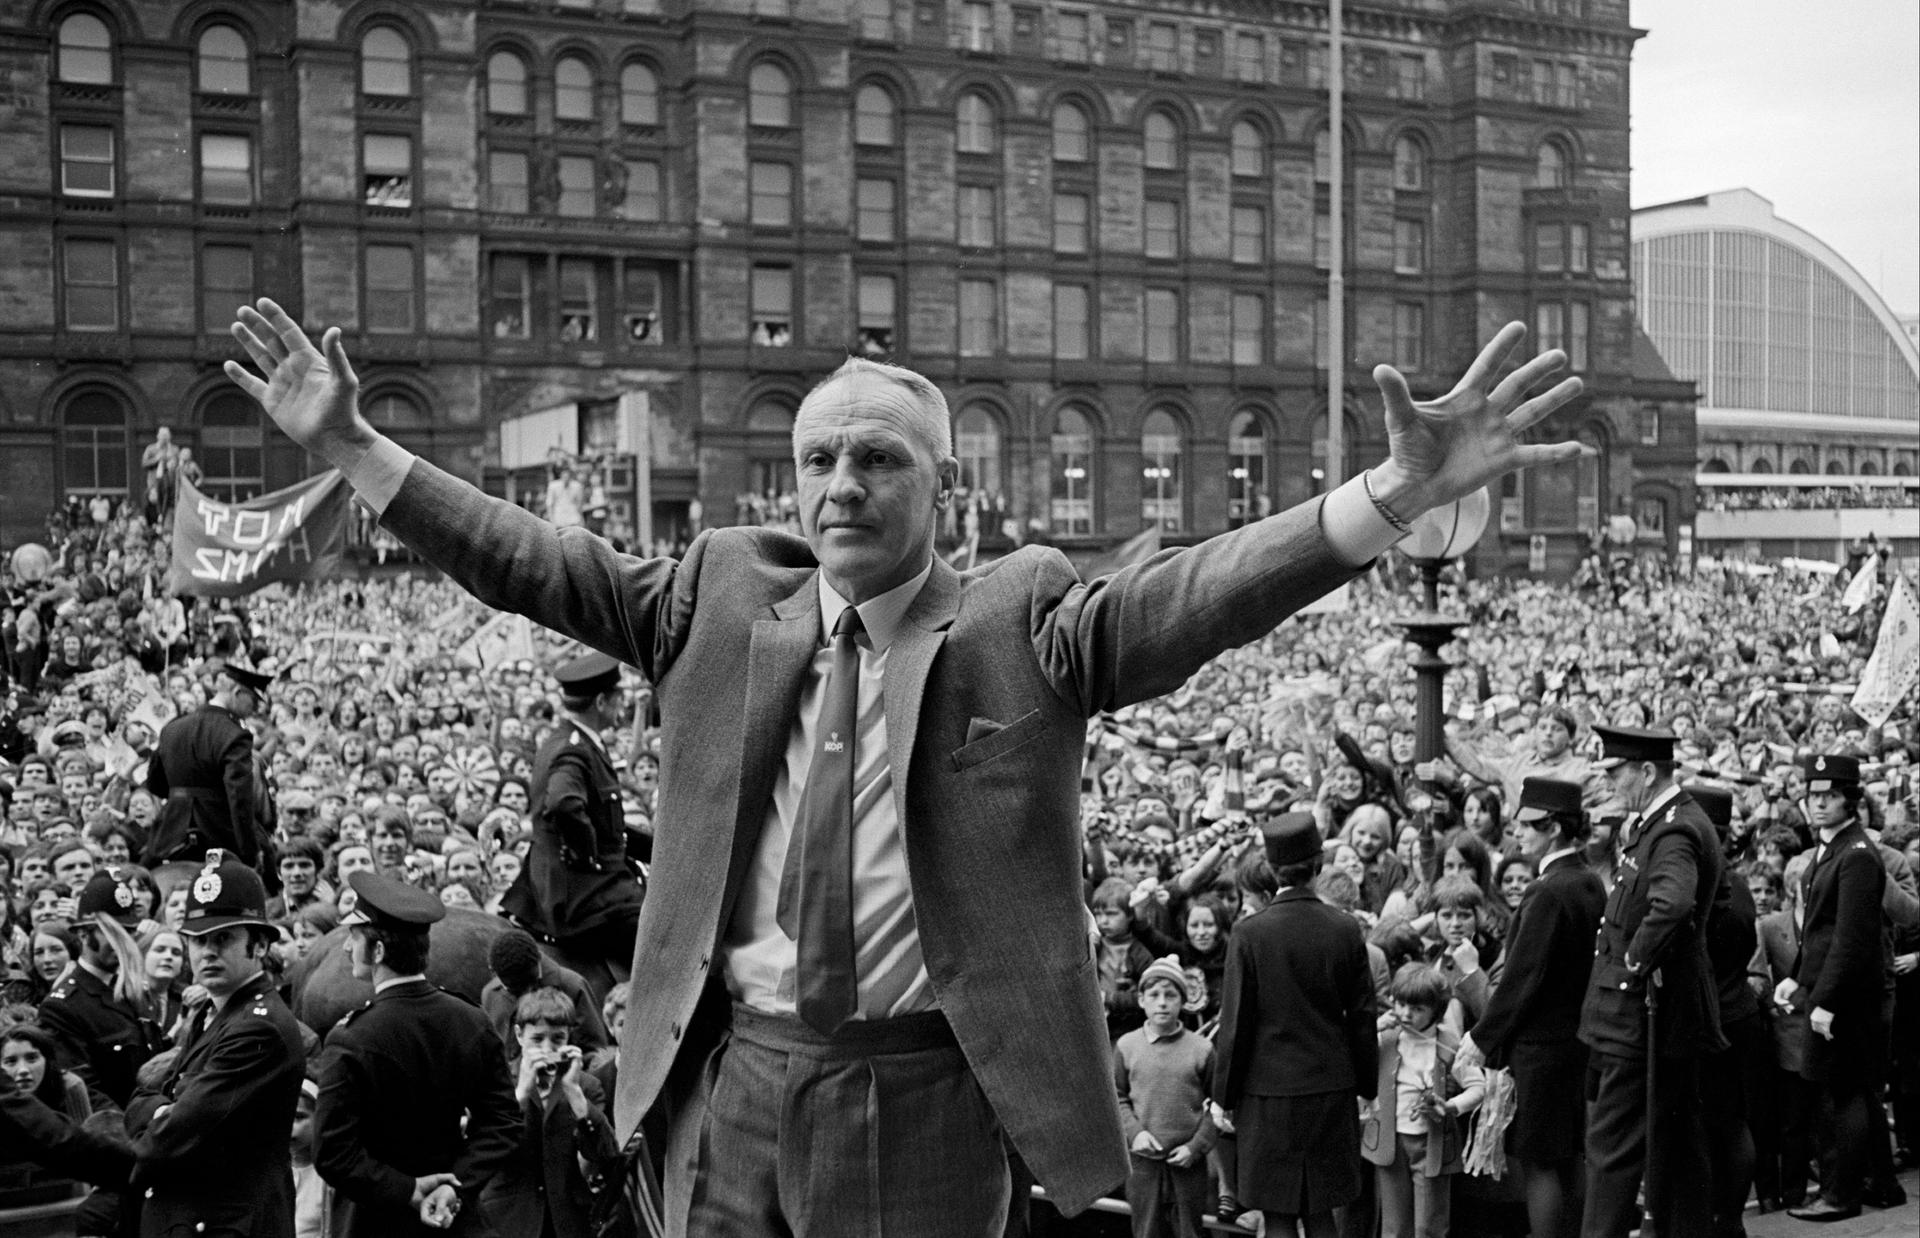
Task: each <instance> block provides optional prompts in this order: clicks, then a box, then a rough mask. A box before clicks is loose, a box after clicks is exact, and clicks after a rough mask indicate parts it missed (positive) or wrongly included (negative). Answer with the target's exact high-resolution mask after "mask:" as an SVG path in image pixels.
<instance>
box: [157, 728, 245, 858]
mask: <svg viewBox="0 0 1920 1238" xmlns="http://www.w3.org/2000/svg"><path fill="white" fill-rule="evenodd" d="M147 789H148V790H149V791H151V792H153V793H154V794H155V795H157V796H159V797H160V799H161V801H162V802H161V805H160V816H159V818H158V819H157V820H156V821H155V822H154V823H153V836H152V838H150V839H149V840H148V842H147V847H146V850H145V851H144V852H142V853H141V857H140V862H141V863H142V864H145V865H146V866H147V867H149V868H151V867H153V866H154V865H156V864H162V863H165V862H166V861H168V860H201V859H204V858H205V857H206V854H207V848H209V847H224V848H226V849H227V850H229V851H231V852H233V854H235V855H237V856H239V857H240V859H241V860H242V861H243V862H244V863H246V864H248V865H250V866H252V867H254V868H259V867H260V831H259V826H258V821H257V816H258V811H257V795H256V787H255V782H254V770H253V735H252V733H251V732H249V731H248V730H247V728H246V727H245V726H244V725H242V724H241V722H240V719H238V718H236V717H235V716H234V715H233V714H232V713H230V712H228V711H227V710H224V709H222V708H220V707H219V706H218V705H203V706H201V707H200V708H199V709H196V710H194V711H193V712H192V713H188V714H182V715H181V716H180V717H178V718H175V719H174V720H173V721H171V722H169V723H167V725H166V726H165V727H163V728H161V731H160V739H159V741H158V744H157V746H156V748H155V751H154V755H153V760H152V761H151V762H149V763H148V765H147Z"/></svg>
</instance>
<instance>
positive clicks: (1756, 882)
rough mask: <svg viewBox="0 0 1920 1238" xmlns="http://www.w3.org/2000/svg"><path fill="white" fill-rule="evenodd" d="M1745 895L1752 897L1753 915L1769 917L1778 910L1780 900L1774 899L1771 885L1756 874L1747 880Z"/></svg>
mask: <svg viewBox="0 0 1920 1238" xmlns="http://www.w3.org/2000/svg"><path fill="white" fill-rule="evenodd" d="M1747 893H1748V894H1750V895H1752V896H1753V914H1754V915H1756V916H1770V915H1772V914H1773V913H1774V912H1776V911H1778V910H1780V900H1779V899H1777V898H1775V897H1774V894H1773V883H1772V882H1770V881H1768V880H1767V879H1766V878H1765V877H1763V876H1761V875H1760V874H1758V873H1755V874H1754V875H1753V876H1751V877H1748V878H1747Z"/></svg>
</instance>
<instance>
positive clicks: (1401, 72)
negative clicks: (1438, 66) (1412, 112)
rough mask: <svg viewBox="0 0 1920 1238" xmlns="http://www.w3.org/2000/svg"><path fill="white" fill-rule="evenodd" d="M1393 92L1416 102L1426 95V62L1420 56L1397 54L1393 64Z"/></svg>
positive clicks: (1400, 97) (1399, 96)
mask: <svg viewBox="0 0 1920 1238" xmlns="http://www.w3.org/2000/svg"><path fill="white" fill-rule="evenodd" d="M1393 93H1394V97H1395V98H1398V99H1405V100H1407V101H1409V102H1417V101H1419V100H1421V99H1424V98H1426V97H1427V62H1426V60H1425V59H1424V58H1423V57H1420V56H1398V57H1396V58H1395V59H1394V65H1393Z"/></svg>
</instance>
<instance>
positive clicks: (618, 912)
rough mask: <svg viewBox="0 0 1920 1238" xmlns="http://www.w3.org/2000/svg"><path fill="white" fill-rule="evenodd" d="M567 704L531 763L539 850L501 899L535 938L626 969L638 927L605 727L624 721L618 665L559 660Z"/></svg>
mask: <svg viewBox="0 0 1920 1238" xmlns="http://www.w3.org/2000/svg"><path fill="white" fill-rule="evenodd" d="M554 678H555V679H556V680H558V681H559V684H560V701H561V705H562V706H563V707H564V709H565V714H564V716H563V717H562V719H561V721H560V724H559V725H558V726H556V727H555V728H554V729H553V731H552V733H551V734H549V735H548V736H547V738H546V741H545V742H544V743H542V744H541V745H540V751H539V754H538V755H537V756H535V758H534V762H533V802H532V805H531V812H532V816H533V820H534V830H533V850H532V851H531V852H530V853H529V854H528V855H527V862H526V864H525V866H523V867H522V868H521V870H520V875H519V876H518V877H517V878H515V879H514V883H513V884H512V885H511V886H509V887H508V888H507V892H506V894H505V896H503V897H502V898H501V900H500V906H501V909H502V910H503V911H505V912H507V913H508V914H509V915H511V916H513V917H514V918H515V919H516V920H519V921H520V922H521V923H522V924H523V925H525V926H526V927H527V929H528V930H529V931H530V932H532V933H533V934H534V935H535V936H536V937H540V938H542V939H544V940H546V941H549V942H556V943H558V944H559V945H560V946H561V947H562V948H563V949H566V950H568V951H570V952H576V953H578V954H581V955H583V956H587V957H590V958H598V959H604V960H607V961H608V962H609V964H610V965H611V964H618V965H619V966H620V967H623V968H624V967H625V965H626V964H627V962H628V960H629V959H631V958H632V957H633V941H634V934H635V932H636V931H637V930H638V928H639V926H640V901H641V890H640V882H639V879H638V878H637V877H636V876H635V875H634V870H633V869H632V868H631V867H630V866H629V863H628V860H627V840H626V832H625V829H626V827H625V823H624V819H623V817H622V814H621V807H620V784H619V779H618V775H617V774H616V772H615V770H614V765H613V758H612V757H611V756H609V755H608V753H607V746H606V743H605V742H604V741H603V740H602V739H601V738H600V732H601V731H603V730H605V729H607V728H609V727H613V726H617V725H618V724H619V723H620V722H621V721H622V720H623V719H622V714H623V712H624V710H623V708H622V707H623V703H624V700H625V696H624V693H622V692H621V690H620V664H619V663H618V662H616V661H614V660H613V659H612V658H610V657H608V656H607V655H606V654H604V653H590V654H588V655H586V656H585V657H583V658H578V659H576V660H574V661H573V662H570V663H568V664H567V665H566V666H564V667H562V668H560V671H559V673H558V674H556V675H555V676H554Z"/></svg>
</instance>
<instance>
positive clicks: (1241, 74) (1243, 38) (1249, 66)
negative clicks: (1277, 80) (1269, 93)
mask: <svg viewBox="0 0 1920 1238" xmlns="http://www.w3.org/2000/svg"><path fill="white" fill-rule="evenodd" d="M1233 76H1234V80H1235V81H1241V82H1264V81H1266V80H1267V40H1266V37H1265V36H1264V35H1258V34H1249V33H1247V32H1245V31H1242V32H1240V33H1239V34H1236V35H1234V36H1233Z"/></svg>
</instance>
